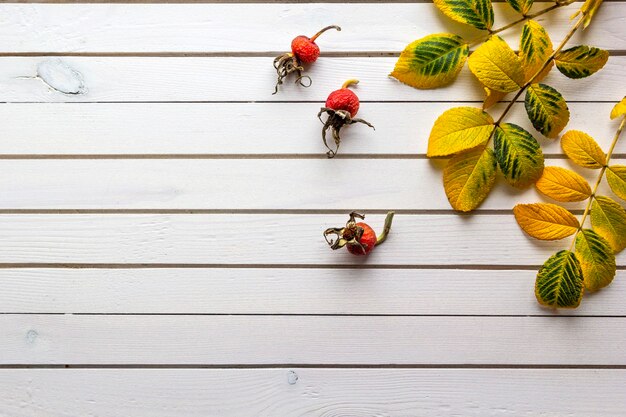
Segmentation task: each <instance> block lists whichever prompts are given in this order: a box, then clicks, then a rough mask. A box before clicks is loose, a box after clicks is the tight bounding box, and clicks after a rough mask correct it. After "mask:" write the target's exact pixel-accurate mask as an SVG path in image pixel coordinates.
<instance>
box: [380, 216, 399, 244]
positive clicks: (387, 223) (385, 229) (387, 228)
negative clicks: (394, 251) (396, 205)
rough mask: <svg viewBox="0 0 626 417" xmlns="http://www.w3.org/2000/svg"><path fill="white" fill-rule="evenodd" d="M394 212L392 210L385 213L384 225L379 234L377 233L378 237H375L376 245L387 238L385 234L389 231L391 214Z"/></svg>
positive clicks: (387, 234)
mask: <svg viewBox="0 0 626 417" xmlns="http://www.w3.org/2000/svg"><path fill="white" fill-rule="evenodd" d="M395 214H396V213H395V212H393V211H390V212H389V213H387V217H385V226H384V228H383V231H382V232H381V234H380V235H378V239H376V246H378V245H380V244H381V243H383V242H384V241H385V240H387V236H389V231H390V230H391V222H393V216H394V215H395Z"/></svg>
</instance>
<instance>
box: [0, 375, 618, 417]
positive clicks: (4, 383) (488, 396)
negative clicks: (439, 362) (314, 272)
mask: <svg viewBox="0 0 626 417" xmlns="http://www.w3.org/2000/svg"><path fill="white" fill-rule="evenodd" d="M625 379H626V371H624V370H623V369H602V370H597V369H549V370H546V369H317V368H315V369H308V368H271V369H184V370H180V369H147V370H146V369H123V370H119V369H64V370H50V369H10V370H3V371H2V372H0V414H3V415H7V416H16V417H22V416H31V415H46V416H61V415H74V416H76V415H94V416H96V415H97V416H100V417H114V416H122V415H125V416H129V415H138V414H141V415H149V416H154V417H166V416H167V417H169V416H172V415H185V416H187V417H206V416H220V417H241V416H257V417H276V416H284V417H292V416H306V417H313V416H319V415H322V414H323V415H325V416H339V415H345V416H354V415H358V416H415V415H419V416H424V417H449V416H451V415H462V416H465V417H499V416H503V415H516V416H521V415H535V414H536V413H537V412H538V411H540V412H541V413H542V414H545V415H555V416H556V415H567V416H570V417H622V415H623V411H624V409H626V400H625V396H624V395H623V383H624V380H625ZM589 387H593V389H589ZM581 392H584V393H585V395H580V393H581Z"/></svg>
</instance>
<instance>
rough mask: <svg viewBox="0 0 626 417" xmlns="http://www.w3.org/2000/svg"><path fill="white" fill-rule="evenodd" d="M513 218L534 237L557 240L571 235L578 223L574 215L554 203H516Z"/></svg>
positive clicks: (576, 228)
mask: <svg viewBox="0 0 626 417" xmlns="http://www.w3.org/2000/svg"><path fill="white" fill-rule="evenodd" d="M513 214H514V215H515V220H517V223H518V224H519V225H520V227H521V228H522V230H523V231H525V232H526V233H528V234H529V235H530V236H532V237H534V238H535V239H541V240H559V239H563V238H565V237H567V236H571V235H573V234H574V233H576V231H577V230H578V227H579V226H580V224H579V223H578V220H576V217H574V215H573V214H572V213H570V212H569V211H567V210H566V209H564V208H563V207H561V206H557V205H556V204H549V203H535V204H518V205H516V206H515V207H513Z"/></svg>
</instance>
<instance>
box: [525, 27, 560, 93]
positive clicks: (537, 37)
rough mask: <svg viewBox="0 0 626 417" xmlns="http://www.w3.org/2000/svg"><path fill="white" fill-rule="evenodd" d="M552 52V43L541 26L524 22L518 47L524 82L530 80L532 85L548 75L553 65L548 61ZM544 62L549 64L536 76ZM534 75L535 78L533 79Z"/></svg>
mask: <svg viewBox="0 0 626 417" xmlns="http://www.w3.org/2000/svg"><path fill="white" fill-rule="evenodd" d="M553 51H554V50H553V48H552V41H551V40H550V36H548V32H546V30H545V29H544V28H543V26H541V25H540V24H539V23H537V22H535V21H534V20H529V21H528V22H526V24H525V25H524V27H523V28H522V37H521V39H520V45H519V57H520V60H521V62H522V66H523V68H524V81H530V80H531V79H532V81H533V82H534V83H538V82H539V81H541V80H542V79H544V78H545V76H546V75H548V73H549V72H550V70H551V69H552V66H553V65H554V61H553V60H550V61H548V58H549V57H550V55H552V52H553ZM546 61H548V62H549V64H548V65H547V66H546V68H545V69H544V70H542V71H541V74H537V72H539V70H541V68H542V67H543V65H544V64H545V62H546ZM536 74H537V76H536V77H535V78H534V79H533V77H534V76H535V75H536Z"/></svg>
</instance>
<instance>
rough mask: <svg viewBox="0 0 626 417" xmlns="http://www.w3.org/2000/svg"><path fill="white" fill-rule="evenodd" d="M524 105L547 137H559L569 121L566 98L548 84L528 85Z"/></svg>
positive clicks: (530, 116)
mask: <svg viewBox="0 0 626 417" xmlns="http://www.w3.org/2000/svg"><path fill="white" fill-rule="evenodd" d="M470 59H471V58H470ZM524 105H525V107H526V114H528V118H529V119H530V121H531V122H532V124H533V126H534V127H535V129H537V130H538V131H539V132H541V133H542V134H543V135H544V136H546V137H549V138H555V137H557V136H558V134H559V133H560V132H561V131H562V130H563V129H564V128H565V126H567V123H568V122H569V109H568V107H567V103H566V102H565V99H564V98H563V96H562V95H561V93H559V92H558V91H556V90H555V89H554V88H552V87H550V86H548V85H545V84H532V85H531V86H530V87H528V90H527V91H526V98H525V100H524Z"/></svg>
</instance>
